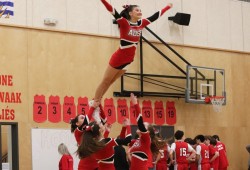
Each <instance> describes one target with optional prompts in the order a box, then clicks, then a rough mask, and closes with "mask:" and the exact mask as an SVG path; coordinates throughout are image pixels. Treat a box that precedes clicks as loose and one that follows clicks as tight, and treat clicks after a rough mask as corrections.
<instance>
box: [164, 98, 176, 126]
mask: <svg viewBox="0 0 250 170" xmlns="http://www.w3.org/2000/svg"><path fill="white" fill-rule="evenodd" d="M174 104H175V103H174V102H167V107H166V116H167V117H166V123H167V124H168V125H174V124H175V123H176V109H175V106H174Z"/></svg>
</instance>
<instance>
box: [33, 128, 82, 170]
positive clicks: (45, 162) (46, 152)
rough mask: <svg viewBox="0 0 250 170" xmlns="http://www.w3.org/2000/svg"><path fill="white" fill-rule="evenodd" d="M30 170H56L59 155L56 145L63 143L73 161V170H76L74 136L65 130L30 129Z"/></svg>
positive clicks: (76, 159) (76, 160)
mask: <svg viewBox="0 0 250 170" xmlns="http://www.w3.org/2000/svg"><path fill="white" fill-rule="evenodd" d="M31 138H32V140H31V141H32V169H33V170H44V169H58V165H59V161H60V159H61V155H60V154H59V153H58V145H59V144H61V143H64V144H65V145H66V146H67V147H68V149H69V152H70V153H71V155H72V157H73V159H74V170H77V166H78V162H79V159H78V158H77V156H76V154H75V152H76V150H77V144H76V141H75V137H74V135H73V134H72V133H71V132H70V130H67V129H38V128H36V129H31Z"/></svg>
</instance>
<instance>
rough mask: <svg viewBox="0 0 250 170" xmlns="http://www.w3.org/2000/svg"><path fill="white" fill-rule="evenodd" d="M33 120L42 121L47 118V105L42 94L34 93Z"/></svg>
mask: <svg viewBox="0 0 250 170" xmlns="http://www.w3.org/2000/svg"><path fill="white" fill-rule="evenodd" d="M33 120H34V121H35V122H37V123H42V122H45V121H46V120H47V105H46V102H45V96H44V95H41V96H39V95H35V96H34V103H33Z"/></svg>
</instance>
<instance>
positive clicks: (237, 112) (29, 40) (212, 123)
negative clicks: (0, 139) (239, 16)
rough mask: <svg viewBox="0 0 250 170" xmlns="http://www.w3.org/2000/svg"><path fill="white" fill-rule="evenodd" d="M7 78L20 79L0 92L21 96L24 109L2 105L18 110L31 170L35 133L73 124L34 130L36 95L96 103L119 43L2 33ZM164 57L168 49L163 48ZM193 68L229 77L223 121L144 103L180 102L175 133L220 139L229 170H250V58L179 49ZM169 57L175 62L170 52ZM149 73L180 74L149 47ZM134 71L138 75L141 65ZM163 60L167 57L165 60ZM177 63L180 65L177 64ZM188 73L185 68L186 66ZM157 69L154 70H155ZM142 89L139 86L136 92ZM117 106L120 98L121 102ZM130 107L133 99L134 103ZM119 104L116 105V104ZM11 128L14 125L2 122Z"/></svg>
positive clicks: (183, 107) (1, 65) (200, 110)
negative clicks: (168, 104) (209, 69)
mask: <svg viewBox="0 0 250 170" xmlns="http://www.w3.org/2000/svg"><path fill="white" fill-rule="evenodd" d="M0 30H1V31H0V37H1V40H2V43H1V47H0V55H1V60H0V75H5V74H8V75H13V86H11V87H9V86H1V90H0V91H1V92H2V91H4V92H9V91H10V92H20V93H21V94H22V95H21V99H22V102H21V103H20V104H18V103H1V105H0V109H1V110H2V109H5V108H6V107H7V106H8V108H10V109H14V110H15V119H14V120H12V121H13V122H18V124H19V154H20V155H19V159H20V160H19V163H20V170H31V169H32V163H31V162H32V155H31V128H33V127H41V128H69V124H66V123H63V122H61V123H55V124H53V123H50V122H48V121H47V122H45V123H35V122H34V121H33V99H34V96H35V95H36V94H39V95H42V94H43V95H44V96H45V99H46V103H47V104H48V98H49V96H50V95H58V96H59V97H60V103H61V104H62V103H63V98H64V97H65V96H73V97H74V98H75V103H77V98H78V97H80V96H81V97H84V96H87V97H88V98H92V97H93V96H94V91H95V88H96V87H97V85H98V83H99V82H100V80H101V78H102V75H103V71H104V70H105V68H106V66H107V63H108V60H109V58H110V55H111V54H112V53H113V52H114V51H115V50H116V49H117V47H118V43H119V40H118V39H116V38H112V37H99V36H93V35H84V34H77V33H67V32H55V31H46V30H39V29H31V28H22V27H19V28H18V27H11V26H4V25H1V26H0ZM156 45H157V46H159V47H160V48H162V50H164V49H163V47H162V45H160V44H156ZM172 47H173V48H174V49H176V50H177V51H178V52H179V53H180V54H181V55H183V56H184V57H185V59H187V61H189V62H190V63H191V64H192V65H196V66H205V67H216V68H223V69H225V71H226V91H227V105H226V106H224V107H223V110H222V113H215V112H214V111H213V110H212V107H211V106H210V105H197V104H187V103H185V101H184V99H179V100H178V99H172V98H146V97H145V98H142V99H140V100H143V99H150V100H151V101H152V102H154V101H155V100H162V101H163V102H166V101H170V100H171V101H172V100H173V101H175V107H176V110H177V124H176V126H175V129H176V130H177V129H181V130H184V131H185V132H186V137H195V135H197V134H200V133H202V134H206V135H207V134H208V135H213V134H218V135H219V136H220V138H221V140H222V141H223V142H224V143H225V144H226V147H227V151H228V158H229V162H230V168H229V170H236V169H237V170H238V169H239V170H243V169H245V167H246V166H247V159H248V154H247V151H246V150H245V146H246V145H247V144H249V143H250V138H249V134H250V124H249V123H248V121H249V120H250V116H249V114H248V113H249V107H247V106H248V103H249V102H248V96H249V89H248V85H247V81H248V80H249V79H250V74H249V71H248V70H249V68H250V54H249V53H239V52H232V51H222V50H216V49H202V48H194V47H184V46H178V45H172ZM166 53H167V54H169V56H170V57H172V55H171V54H170V53H169V52H168V51H166ZM144 54H145V55H146V56H145V59H144V60H145V65H144V67H145V68H146V70H147V72H148V73H150V72H151V71H152V73H157V74H164V72H167V73H166V74H168V73H174V72H175V71H176V70H175V69H172V67H170V66H169V65H168V64H167V62H166V64H165V63H164V62H165V61H164V60H163V59H157V58H156V57H158V56H157V54H156V53H155V52H153V51H152V50H151V49H149V48H148V47H147V45H145V46H144ZM138 56H139V55H137V58H136V59H135V61H134V62H133V64H131V66H130V68H129V71H131V72H133V71H137V70H138V69H139V68H138V63H139V60H138V58H139V57H138ZM159 58H160V57H159ZM176 61H177V62H178V60H176ZM182 67H183V68H185V66H184V65H183V66H182ZM151 69H152V70H151ZM135 86H137V84H136V85H135ZM119 89H120V81H117V82H116V83H115V84H114V85H113V86H112V87H111V88H110V89H109V90H108V92H107V93H106V95H105V96H104V98H106V97H107V98H110V97H113V95H112V93H113V91H118V90H119ZM114 99H115V100H116V99H117V98H114ZM128 100H129V99H128V98H127V101H128ZM115 103H116V102H115ZM1 121H10V120H1ZM119 129H120V126H119V125H118V124H115V125H114V126H113V129H112V130H113V132H112V133H111V136H113V137H115V136H116V135H117V134H118V131H119Z"/></svg>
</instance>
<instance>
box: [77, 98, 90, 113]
mask: <svg viewBox="0 0 250 170" xmlns="http://www.w3.org/2000/svg"><path fill="white" fill-rule="evenodd" d="M88 111H89V104H88V98H87V97H79V98H78V104H77V114H78V115H85V114H86V112H87V113H88Z"/></svg>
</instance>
